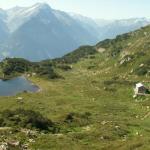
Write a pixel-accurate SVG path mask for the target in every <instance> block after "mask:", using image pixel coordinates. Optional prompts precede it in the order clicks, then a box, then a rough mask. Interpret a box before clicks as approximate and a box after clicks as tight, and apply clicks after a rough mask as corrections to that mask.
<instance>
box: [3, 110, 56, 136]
mask: <svg viewBox="0 0 150 150" xmlns="http://www.w3.org/2000/svg"><path fill="white" fill-rule="evenodd" d="M0 114H1V117H0V118H1V119H0V120H1V124H0V125H1V126H2V127H3V126H9V127H16V126H17V127H21V128H29V129H38V130H47V131H51V132H53V133H54V132H55V131H56V130H57V127H56V125H55V124H54V123H53V122H52V121H51V120H49V119H47V118H45V117H43V116H42V115H41V114H40V113H39V112H35V111H32V110H24V109H17V110H13V111H11V110H5V111H3V112H1V113H0Z"/></svg>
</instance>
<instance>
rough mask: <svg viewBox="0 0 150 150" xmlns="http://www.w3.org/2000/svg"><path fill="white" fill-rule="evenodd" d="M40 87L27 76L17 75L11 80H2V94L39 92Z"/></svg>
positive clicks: (0, 90) (0, 87)
mask: <svg viewBox="0 0 150 150" xmlns="http://www.w3.org/2000/svg"><path fill="white" fill-rule="evenodd" d="M39 89H40V88H39V87H38V86H36V85H34V84H32V82H30V81H29V80H27V79H26V78H25V77H23V76H21V77H16V78H13V79H10V80H0V96H13V95H16V94H18V93H21V92H25V91H27V92H33V93H34V92H38V91H39Z"/></svg>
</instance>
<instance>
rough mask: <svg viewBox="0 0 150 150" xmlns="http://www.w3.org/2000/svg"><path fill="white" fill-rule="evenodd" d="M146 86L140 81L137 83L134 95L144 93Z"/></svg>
mask: <svg viewBox="0 0 150 150" xmlns="http://www.w3.org/2000/svg"><path fill="white" fill-rule="evenodd" d="M147 90H148V89H147V88H146V87H145V86H144V85H143V84H142V83H137V84H136V86H135V89H134V92H135V94H136V95H138V94H146V92H147Z"/></svg>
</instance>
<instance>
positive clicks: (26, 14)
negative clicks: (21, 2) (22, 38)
mask: <svg viewBox="0 0 150 150" xmlns="http://www.w3.org/2000/svg"><path fill="white" fill-rule="evenodd" d="M42 11H45V13H49V12H51V7H50V6H49V5H48V4H45V3H37V4H35V5H33V6H31V7H18V6H17V7H14V8H12V9H9V10H7V20H6V22H7V26H8V28H9V30H10V32H14V31H15V30H17V28H19V27H20V26H21V25H22V24H24V23H25V22H27V21H28V20H30V19H32V18H33V17H34V16H36V15H38V14H39V13H40V12H42Z"/></svg>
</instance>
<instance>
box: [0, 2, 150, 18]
mask: <svg viewBox="0 0 150 150" xmlns="http://www.w3.org/2000/svg"><path fill="white" fill-rule="evenodd" d="M37 2H46V3H49V4H50V6H51V7H52V8H55V9H59V10H63V11H67V12H75V13H79V14H82V15H85V16H89V17H92V18H103V19H123V18H132V17H148V18H150V0H0V8H5V9H6V8H10V7H13V6H16V5H18V6H30V5H33V4H34V3H37Z"/></svg>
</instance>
